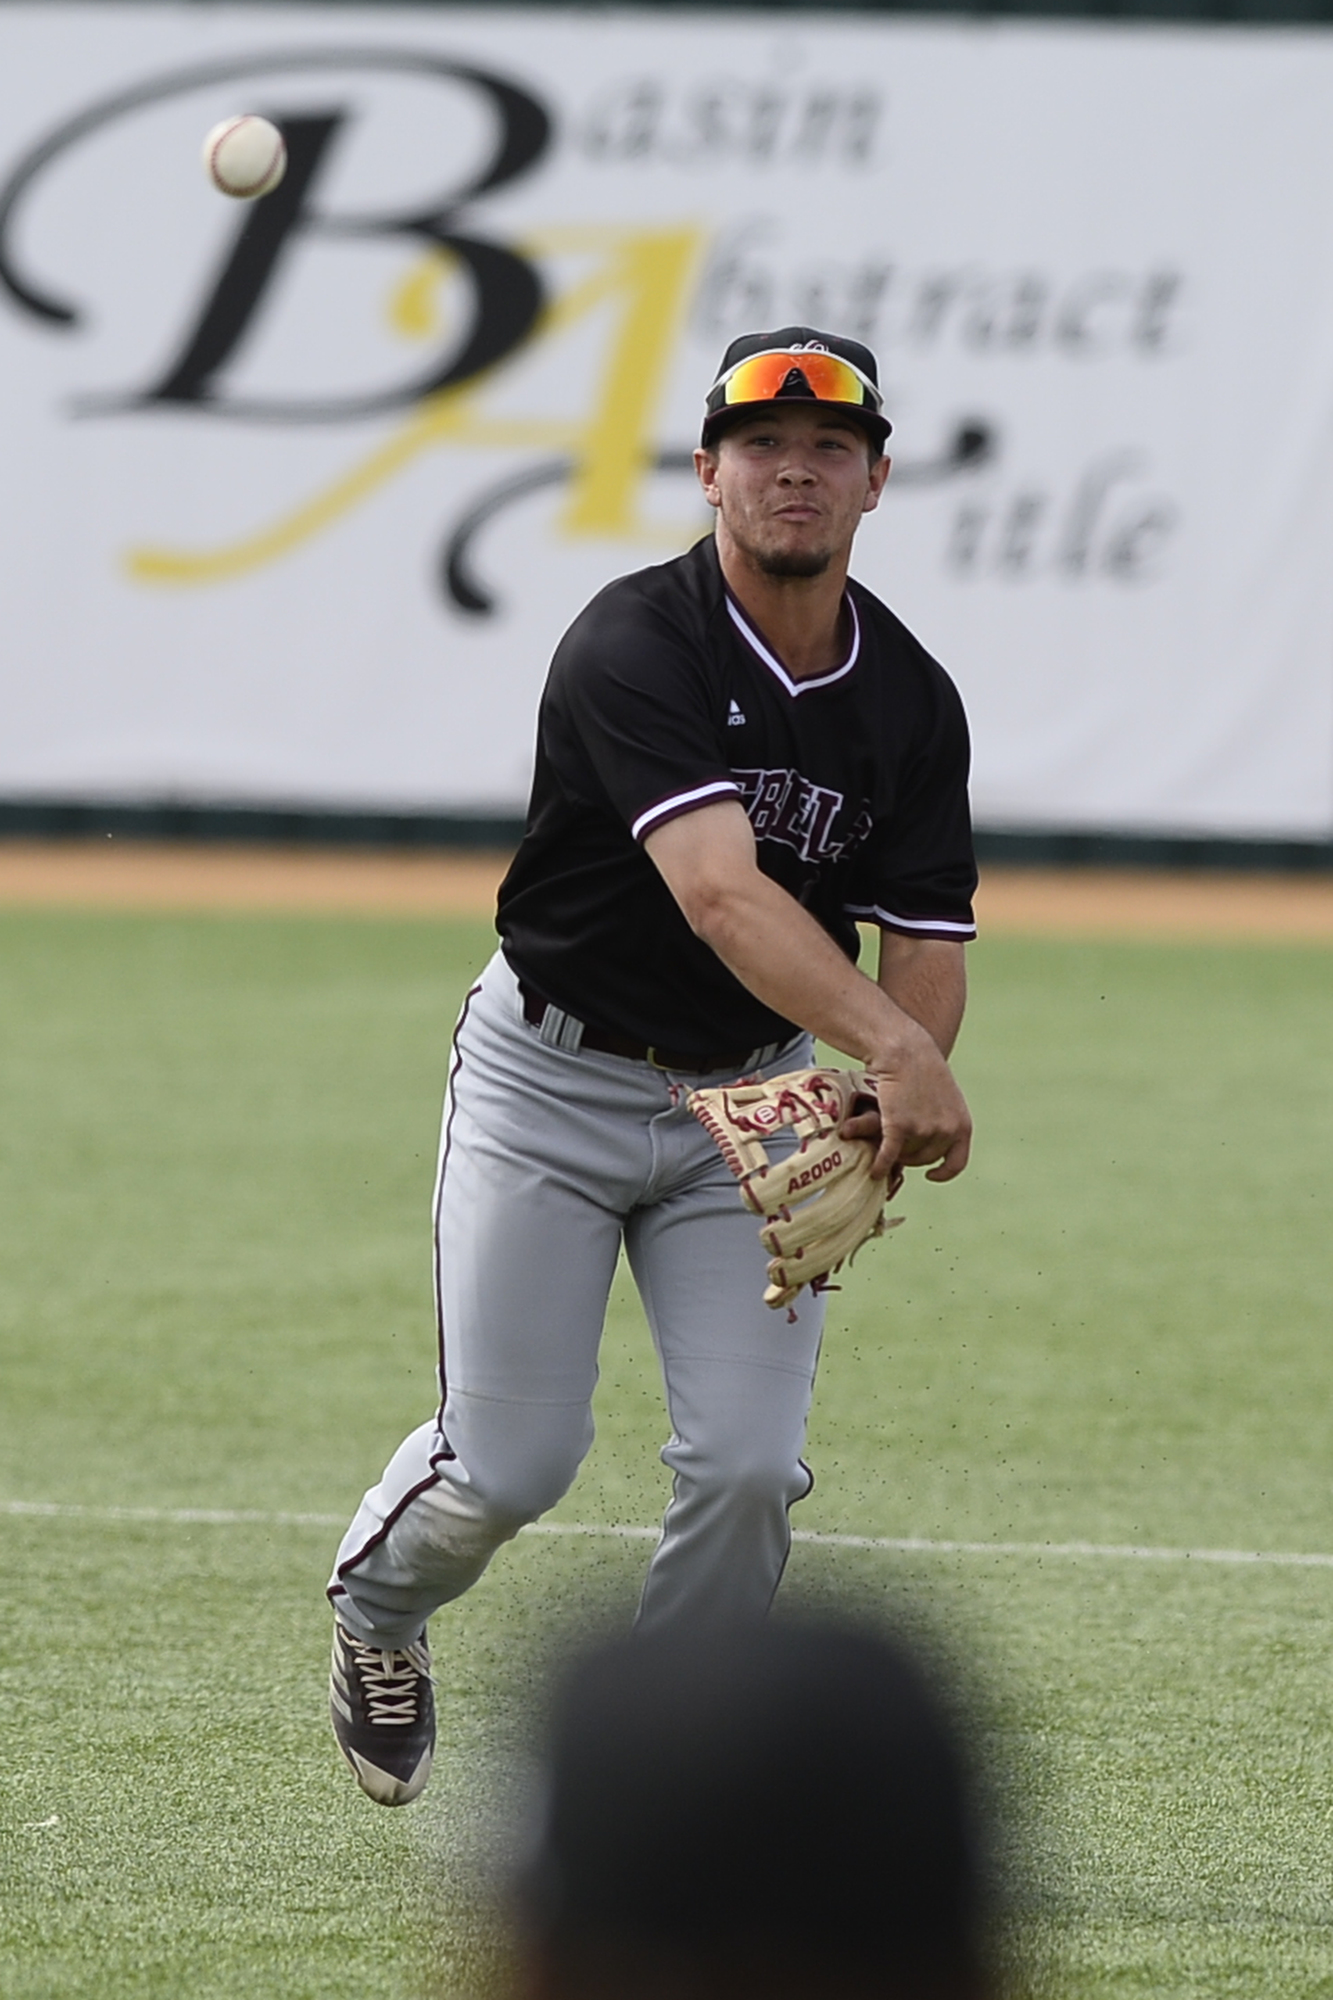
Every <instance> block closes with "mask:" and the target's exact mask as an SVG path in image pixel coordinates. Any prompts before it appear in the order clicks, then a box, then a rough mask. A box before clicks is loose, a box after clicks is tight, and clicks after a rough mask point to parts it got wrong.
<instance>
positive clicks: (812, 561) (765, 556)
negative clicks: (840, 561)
mask: <svg viewBox="0 0 1333 2000" xmlns="http://www.w3.org/2000/svg"><path fill="white" fill-rule="evenodd" d="M832 560H833V551H832V549H831V548H828V547H827V546H826V545H825V544H824V543H823V542H822V541H821V542H820V543H818V544H816V545H812V544H810V543H808V542H804V543H803V542H802V540H801V539H800V538H799V537H798V536H792V537H790V538H789V539H782V540H775V541H773V542H770V543H769V544H768V546H767V547H766V548H763V549H761V550H760V551H759V567H760V569H762V570H763V572H764V574H765V576H778V577H781V576H807V577H808V576H823V574H824V572H825V570H826V569H827V568H828V566H829V564H830V563H831V562H832Z"/></svg>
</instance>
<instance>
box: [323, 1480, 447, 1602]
mask: <svg viewBox="0 0 1333 2000" xmlns="http://www.w3.org/2000/svg"><path fill="white" fill-rule="evenodd" d="M444 1455H445V1454H444V1453H442V1452H439V1453H432V1455H431V1461H430V1466H431V1469H430V1472H429V1473H428V1475H427V1476H426V1478H425V1479H419V1480H418V1481H417V1483H416V1485H415V1486H410V1487H409V1488H408V1490H407V1492H406V1493H404V1495H403V1497H402V1499H401V1500H400V1501H399V1502H398V1503H397V1505H396V1506H395V1507H393V1508H392V1509H391V1510H390V1512H389V1513H388V1514H386V1515H385V1517H384V1519H383V1521H382V1522H381V1523H380V1525H379V1527H378V1528H376V1530H375V1532H374V1534H373V1535H372V1536H371V1537H370V1538H369V1540H368V1541H366V1542H364V1543H363V1544H362V1546H361V1547H360V1548H359V1549H358V1550H357V1552H356V1554H355V1555H353V1556H348V1558H347V1560H346V1562H340V1563H339V1565H338V1568H337V1571H336V1574H337V1575H338V1576H339V1577H344V1576H346V1575H347V1574H348V1572H349V1570H354V1569H355V1568H356V1567H357V1565H358V1564H359V1563H363V1562H364V1561H365V1559H366V1557H367V1556H368V1555H369V1554H370V1552H371V1550H372V1549H377V1548H378V1547H379V1545H380V1543H381V1542H382V1541H383V1540H384V1539H385V1537H386V1536H387V1535H388V1534H389V1532H390V1530H391V1529H392V1528H393V1527H395V1526H396V1525H397V1523H398V1522H399V1521H400V1520H401V1519H402V1517H403V1515H404V1514H405V1513H406V1512H407V1510H408V1508H409V1507H410V1506H411V1505H412V1502H413V1501H414V1500H417V1499H419V1498H420V1497H421V1495H422V1494H423V1493H428V1492H429V1491H430V1489H431V1487H432V1486H438V1485H439V1483H440V1475H439V1473H438V1472H437V1471H436V1470H435V1467H436V1466H437V1465H438V1464H439V1462H440V1459H441V1458H442V1457H444ZM449 1456H450V1457H452V1456H453V1454H452V1452H451V1453H449Z"/></svg>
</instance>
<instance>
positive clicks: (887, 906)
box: [844, 655, 977, 943]
mask: <svg viewBox="0 0 1333 2000" xmlns="http://www.w3.org/2000/svg"><path fill="white" fill-rule="evenodd" d="M922 657H923V660H924V661H925V663H926V664H927V665H928V667H929V668H930V670H931V674H930V680H931V687H930V700H929V703H928V706H927V710H926V720H925V726H924V727H923V729H922V733H921V740H920V742H919V743H918V745H917V747H916V750H915V752H914V754H913V755H912V756H911V757H910V758H909V759H908V760H907V762H906V765H905V767H904V769H903V773H902V782H901V785H900V787H899V790H898V795H897V797H896V799H895V801H894V805H893V807H892V809H891V810H890V811H889V812H888V813H887V814H885V815H884V816H883V817H881V818H879V819H877V820H876V822H875V824H874V826H873V827H872V828H871V832H870V836H869V838H868V839H867V841H866V843H865V845H864V846H863V847H862V849H861V850H860V852H859V853H858V855H857V856H856V860H855V862H854V864H853V866H852V869H851V872H850V878H849V881H848V885H847V900H846V902H845V904H844V909H845V911H846V913H847V915H848V916H850V917H854V918H855V919H856V920H857V921H858V922H860V923H873V924H878V925H880V926H881V928H882V929H884V930H889V931H897V932H898V933H900V934H901V935H902V936H905V937H920V938H941V939H946V940H954V941H956V942H959V943H966V942H967V941H968V940H969V939H971V938H974V937H975V936H976V934H977V927H976V920H975V918H974V916H973V910H972V899H973V897H974V895H975V894H976V887H977V867H976V859H975V856H974V853H973V847H972V816H971V811H970V808H969V805H968V795H967V781H968V771H969V765H970V761H971V753H970V746H969V742H968V733H967V718H966V717H965V715H964V713H963V704H962V702H961V700H960V699H959V696H958V691H957V689H956V688H955V687H954V685H953V682H952V681H951V680H950V679H949V678H948V676H947V675H946V674H945V672H944V670H943V668H942V667H938V666H936V664H935V662H934V661H933V660H930V659H929V656H928V655H923V656H922Z"/></svg>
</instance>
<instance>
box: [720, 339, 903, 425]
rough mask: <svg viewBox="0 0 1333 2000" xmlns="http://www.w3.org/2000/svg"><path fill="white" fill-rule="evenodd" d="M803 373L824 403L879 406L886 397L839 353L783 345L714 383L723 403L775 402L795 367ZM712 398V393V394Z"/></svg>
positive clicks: (755, 356)
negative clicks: (842, 358) (720, 393)
mask: <svg viewBox="0 0 1333 2000" xmlns="http://www.w3.org/2000/svg"><path fill="white" fill-rule="evenodd" d="M793 370H795V371H796V372H797V373H798V374H799V375H801V376H802V377H803V378H804V380H805V383H806V385H807V387H808V388H809V391H810V394H811V395H812V396H813V397H814V398H815V399H816V400H817V401H818V402H821V403H850V404H851V405H852V407H853V408H854V409H858V410H863V409H867V408H869V409H871V410H876V411H877V410H879V408H880V407H881V404H882V401H883V398H882V397H881V396H880V393H879V390H878V389H877V388H876V387H875V385H874V383H873V382H872V381H870V379H869V378H868V376H865V375H863V374H862V373H861V371H860V369H859V368H853V366H852V364H851V362H850V361H843V360H841V359H840V358H839V356H838V355H836V354H829V353H827V352H820V351H819V350H813V351H812V350H811V349H809V348H790V347H783V348H777V349H772V350H770V351H769V352H767V353H765V354H751V355H750V356H748V358H747V359H746V360H744V361H738V362H737V363H736V366H735V367H734V368H730V369H728V371H727V373H726V374H725V375H723V376H722V378H721V379H720V381H718V382H716V383H715V384H714V385H713V393H716V391H717V390H718V389H720V390H721V391H722V405H723V407H726V406H728V405H730V404H733V403H771V402H773V401H774V400H775V398H776V397H777V395H778V392H779V390H780V389H781V388H782V387H783V384H784V383H785V382H786V381H787V380H788V379H789V377H790V376H791V374H792V371H793ZM710 401H711V395H710Z"/></svg>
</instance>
